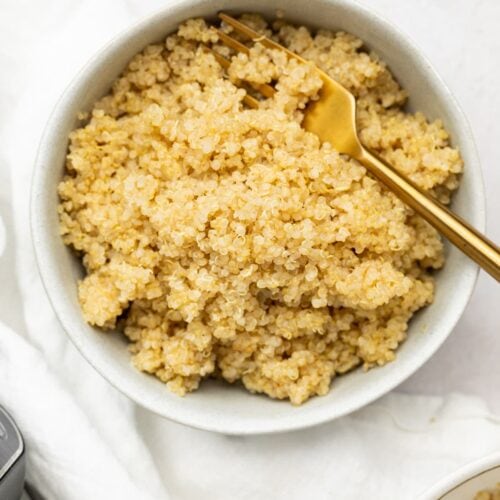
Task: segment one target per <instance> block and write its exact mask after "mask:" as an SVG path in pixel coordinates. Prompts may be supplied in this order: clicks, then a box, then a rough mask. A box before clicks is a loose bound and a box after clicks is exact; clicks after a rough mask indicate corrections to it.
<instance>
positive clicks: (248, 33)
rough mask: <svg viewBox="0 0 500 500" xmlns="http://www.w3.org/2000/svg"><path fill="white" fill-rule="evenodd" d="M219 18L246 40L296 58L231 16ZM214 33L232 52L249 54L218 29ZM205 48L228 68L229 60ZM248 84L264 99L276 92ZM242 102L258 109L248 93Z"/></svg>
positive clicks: (255, 101)
mask: <svg viewBox="0 0 500 500" xmlns="http://www.w3.org/2000/svg"><path fill="white" fill-rule="evenodd" d="M219 18H220V19H221V20H222V21H223V22H224V23H225V24H227V25H229V26H231V27H232V28H233V29H234V30H235V31H236V32H237V33H239V34H241V35H243V36H245V37H246V38H249V39H250V40H251V41H252V42H254V43H257V42H259V43H262V45H264V46H265V47H268V48H271V49H278V50H282V51H285V52H286V53H288V54H289V55H292V56H293V57H298V56H297V55H296V54H294V53H293V52H290V51H289V50H288V49H286V48H285V47H283V46H282V45H280V44H278V43H276V42H274V41H273V40H270V39H269V38H267V37H266V36H264V35H261V34H260V33H257V31H254V30H253V29H252V28H250V27H249V26H247V25H246V24H243V23H242V22H240V21H238V20H236V19H234V18H233V17H231V16H228V15H227V14H223V13H220V14H219ZM216 31H217V35H218V37H219V42H221V43H222V44H223V45H225V46H226V47H229V48H231V49H233V50H234V51H236V52H240V53H242V54H247V55H248V54H249V53H250V49H249V48H248V47H247V46H246V45H244V44H243V43H241V42H240V41H238V40H236V39H235V38H233V37H231V36H230V35H228V34H227V33H224V32H223V31H222V30H220V29H217V28H216ZM206 48H207V50H209V51H210V52H211V53H212V54H213V56H214V57H215V59H216V60H217V62H218V63H219V64H220V65H221V66H222V67H223V68H224V69H227V68H229V66H230V64H231V62H230V60H229V59H227V58H225V57H224V56H223V55H222V54H220V53H219V52H217V51H216V50H214V49H213V48H211V47H208V46H207V47H206ZM233 83H234V82H233ZM248 83H249V85H251V86H252V88H254V89H255V90H257V91H258V92H260V93H261V94H262V95H263V96H264V97H272V96H273V95H274V93H275V92H276V90H275V89H274V87H272V86H271V85H268V84H266V83H262V84H256V83H252V82H248ZM243 101H244V102H245V104H246V105H247V106H250V107H252V108H257V107H259V100H258V99H256V98H255V97H253V96H251V95H249V94H248V93H247V95H246V96H245V97H244V99H243Z"/></svg>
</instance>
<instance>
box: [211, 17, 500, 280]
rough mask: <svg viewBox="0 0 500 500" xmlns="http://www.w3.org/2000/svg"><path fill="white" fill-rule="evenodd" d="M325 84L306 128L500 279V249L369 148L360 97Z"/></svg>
mask: <svg viewBox="0 0 500 500" xmlns="http://www.w3.org/2000/svg"><path fill="white" fill-rule="evenodd" d="M219 17H220V19H221V20H222V21H223V22H224V23H226V24H228V25H229V26H232V28H233V29H234V30H235V31H236V32H237V33H239V34H241V35H244V36H245V37H246V38H249V39H250V40H252V41H253V42H254V43H255V42H259V43H261V44H262V45H264V46H265V47H268V48H270V49H278V50H281V51H284V52H286V53H287V54H288V56H289V57H293V58H295V59H297V60H298V61H301V62H304V63H308V61H306V60H305V59H303V58H302V57H300V56H299V55H297V54H295V53H294V52H292V51H290V50H288V49H287V48H286V47H283V46H282V45H280V44H279V43H276V42H275V41H273V40H271V39H269V38H267V37H265V36H263V35H261V34H260V33H258V32H256V31H254V30H253V29H251V28H250V27H249V26H247V25H246V24H244V23H242V22H240V21H238V20H236V19H234V18H232V17H231V16H228V15H227V14H223V13H220V14H219ZM217 33H218V36H219V41H220V42H222V43H223V44H224V45H226V46H228V47H230V48H232V49H234V50H236V51H237V52H243V53H245V54H248V53H249V49H248V47H247V46H246V45H244V44H242V43H241V42H239V41H238V40H235V39H234V38H232V37H231V36H229V35H227V34H226V33H224V32H223V31H221V30H217ZM208 50H210V51H211V52H212V54H213V55H214V57H215V58H216V59H217V61H218V62H219V63H220V64H221V65H222V66H223V67H224V68H226V69H227V68H228V67H229V65H230V64H231V63H230V61H229V60H228V59H226V58H225V57H224V56H222V55H221V54H219V53H218V52H216V51H214V50H212V49H210V48H208ZM316 69H317V71H318V74H319V76H320V78H321V79H322V81H323V86H322V88H321V91H320V96H319V99H318V100H317V101H313V102H312V103H311V104H309V105H308V107H307V109H306V112H305V116H304V120H303V122H302V126H303V128H304V129H305V130H307V131H309V132H313V133H315V134H316V135H317V136H318V137H319V138H320V139H321V140H322V141H328V142H330V143H331V144H332V146H333V147H334V148H335V149H336V150H337V151H338V152H339V153H343V154H346V155H349V156H350V157H352V158H354V159H356V160H357V161H358V162H359V163H361V164H362V165H363V166H364V167H366V169H367V170H368V171H369V172H370V173H371V174H372V175H373V176H374V177H376V178H377V179H378V180H379V181H381V182H382V183H383V184H384V185H385V186H386V187H387V188H388V189H390V190H391V191H392V192H393V193H394V194H396V195H397V196H398V197H399V198H400V199H401V200H402V201H403V202H404V203H406V204H407V205H408V206H409V207H411V208H412V209H413V210H414V211H415V212H416V213H418V214H419V215H420V216H421V217H423V218H424V219H425V220H426V221H427V222H428V223H429V224H431V225H432V226H434V227H435V228H436V229H437V230H438V231H439V232H440V233H441V234H442V235H443V236H445V237H446V238H447V239H448V240H449V241H450V242H451V243H453V244H454V245H455V246H457V247H458V248H459V249H460V250H461V251H462V252H463V253H465V254H466V255H467V256H468V257H470V258H471V259H472V260H474V261H475V262H477V263H478V264H479V265H480V266H481V267H482V268H483V269H484V270H485V271H486V272H488V273H489V274H491V275H492V276H493V277H494V278H495V279H496V280H497V281H500V249H499V248H498V247H497V246H496V245H495V244H494V243H493V242H492V241H489V240H488V239H487V238H486V237H485V236H483V235H482V234H481V233H479V232H478V231H477V230H476V229H474V228H473V227H472V226H470V225H469V224H468V223H467V222H466V221H464V220H463V219H461V218H460V217H459V216H458V215H456V214H454V213H453V212H451V211H450V210H448V209H447V208H446V207H445V206H443V205H442V204H441V203H439V202H438V201H437V200H435V199H434V198H433V197H431V196H430V195H429V194H427V193H425V192H424V191H423V190H421V189H420V188H419V187H417V186H416V185H415V184H413V182H411V181H410V180H409V179H407V178H405V177H404V176H403V175H402V174H400V173H398V172H396V170H394V169H393V168H392V167H391V166H390V165H388V164H387V163H386V162H385V161H383V160H382V159H380V158H378V157H377V156H375V155H374V154H373V153H371V152H370V151H368V150H367V149H366V148H365V147H364V146H363V145H362V144H361V141H360V140H359V137H358V133H357V130H356V101H355V98H354V96H353V95H352V94H351V93H350V92H349V91H348V90H347V89H345V88H344V87H343V86H342V85H340V84H339V83H338V82H336V81H335V80H333V79H332V78H330V77H329V76H328V75H327V74H326V73H325V72H324V71H322V70H320V69H319V68H316ZM251 85H252V84H251ZM252 87H254V88H255V89H256V90H257V91H259V92H260V93H261V94H262V95H263V96H265V97H272V96H273V94H274V93H275V89H274V88H273V87H272V86H271V85H267V84H261V85H252ZM244 102H245V103H246V104H247V105H248V106H250V107H252V108H257V107H258V106H259V102H260V101H259V100H258V99H256V98H255V97H253V96H251V95H248V93H247V95H246V96H245V98H244Z"/></svg>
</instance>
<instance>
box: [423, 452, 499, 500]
mask: <svg viewBox="0 0 500 500" xmlns="http://www.w3.org/2000/svg"><path fill="white" fill-rule="evenodd" d="M498 483H500V453H495V454H493V455H489V456H487V457H484V458H481V459H479V460H476V461H474V462H471V463H470V464H467V465H465V466H464V467H461V468H460V469H459V470H457V471H455V472H453V473H452V474H450V475H449V476H446V477H445V478H444V479H443V480H442V481H439V483H437V484H436V485H434V486H433V487H432V488H430V489H429V490H428V491H426V492H425V493H424V494H423V495H422V496H420V497H419V498H418V500H473V499H474V497H475V495H476V493H478V492H479V491H482V490H491V489H493V488H495V486H496V485H497V484H498Z"/></svg>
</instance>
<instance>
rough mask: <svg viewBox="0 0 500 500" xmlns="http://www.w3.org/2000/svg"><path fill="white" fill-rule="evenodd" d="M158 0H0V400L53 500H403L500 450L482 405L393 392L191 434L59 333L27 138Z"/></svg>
mask: <svg viewBox="0 0 500 500" xmlns="http://www.w3.org/2000/svg"><path fill="white" fill-rule="evenodd" d="M165 3H166V2H165V1H160V0H155V1H151V2H148V4H147V6H145V5H144V3H141V2H139V1H138V0H129V1H126V0H108V1H107V2H102V1H99V2H98V1H97V0H87V1H86V2H74V1H71V0H47V1H44V2H36V1H34V0H30V1H24V2H18V1H17V0H16V1H15V0H4V1H3V2H2V5H1V6H0V42H1V43H0V63H1V66H0V67H1V68H2V73H1V75H0V120H1V121H0V214H1V218H2V219H3V222H0V252H3V253H2V255H1V256H0V280H1V283H2V287H1V288H0V404H2V405H3V406H5V407H6V408H7V409H8V410H9V411H10V412H11V414H12V415H13V416H14V418H15V420H16V421H17V423H18V425H19V426H20V428H21V430H22V432H23V434H24V437H25V440H26V444H27V459H28V462H27V477H28V481H29V482H30V484H31V485H32V486H33V487H34V488H36V490H38V491H39V492H40V493H41V494H42V495H43V496H44V497H45V498H47V499H50V500H77V499H78V500H79V499H82V500H83V499H85V500H87V499H89V498H91V499H96V500H100V499H109V498H112V499H114V498H120V499H121V500H128V499H129V498H130V499H141V500H142V499H144V500H149V499H159V500H162V499H167V498H170V499H182V500H184V499H186V500H191V499H193V500H198V499H205V498H217V499H218V500H225V499H228V500H229V499H234V498H237V499H267V498H276V499H281V498H283V499H285V498H286V499H300V498H314V499H319V500H321V499H326V498H336V499H346V500H349V499H357V498H361V497H363V498H375V499H386V498H400V499H412V498H415V497H416V495H417V494H418V493H419V492H421V491H422V490H423V489H425V488H427V487H429V486H431V485H432V484H433V483H434V482H435V481H437V480H439V479H441V478H442V476H443V475H444V474H447V473H449V472H451V471H453V470H455V469H456V468H457V467H458V466H460V465H462V464H464V463H466V462H468V461H470V460H472V459H475V458H478V457H482V456H484V455H486V454H488V453H491V452H494V451H498V450H500V422H499V419H498V418H497V417H495V416H494V415H493V414H492V413H491V412H490V410H489V409H488V405H487V404H486V403H485V402H484V401H482V400H481V399H479V398H477V397H472V396H466V395H460V394H451V395H447V396H443V397H437V396H415V395H413V396H412V395H407V394H402V393H392V394H390V395H388V396H386V397H384V398H382V399H381V400H379V401H377V402H375V403H374V404H372V405H370V406H369V407H367V408H365V409H363V410H361V411H359V412H357V413H355V414H353V415H351V416H348V417H345V418H343V419H340V420H338V421H336V422H332V423H329V424H325V425H322V426H319V427H316V428H314V429H310V430H306V431H300V432H294V433H287V434H281V435H276V436H258V437H245V438H239V437H225V436H220V435H216V434H211V433H207V432H202V431H197V430H193V429H189V428H187V427H183V426H181V425H178V424H174V423H171V422H168V421H166V420H163V419H161V418H159V417H157V416H155V415H153V414H151V413H149V412H147V411H145V410H142V409H140V408H138V407H137V406H136V405H134V404H133V403H132V402H131V401H129V400H128V399H127V398H126V397H124V396H122V395H121V394H119V393H118V392H117V391H116V390H115V389H113V388H112V387H111V386H110V385H109V384H108V383H107V382H106V381H105V380H104V379H102V378H101V377H100V375H98V374H97V373H96V372H95V371H94V370H93V369H92V368H91V367H90V365H89V364H88V363H87V362H86V361H85V360H84V359H83V358H82V357H81V356H80V354H79V353H78V352H77V351H76V349H75V348H74V347H73V345H72V344H71V343H70V342H69V340H68V339H67V337H66V335H65V334H64V332H63V331H62V329H61V327H60V326H59V324H58V322H57V320H56V318H55V316H54V313H53V311H52V309H51V307H50V304H49V302H48V300H47V298H46V295H45V292H44V290H43V287H42V285H41V282H40V279H39V277H38V273H37V270H36V264H35V260H34V254H33V250H32V246H31V240H30V234H29V224H28V219H29V217H28V215H29V214H28V212H29V210H28V207H29V182H30V177H31V169H32V165H33V161H34V156H35V153H36V147H37V144H38V141H39V138H40V134H41V132H42V130H43V126H44V124H45V122H46V120H47V117H48V115H49V113H50V111H51V109H52V108H53V106H54V104H55V102H56V100H57V98H58V97H59V95H60V94H61V92H62V90H63V89H64V87H65V86H66V85H67V83H68V81H69V80H70V79H71V78H72V77H73V76H74V74H75V73H76V72H77V70H78V69H79V68H80V67H81V66H82V64H83V63H84V62H85V61H86V60H87V59H88V57H89V56H90V55H91V54H92V53H93V52H95V51H96V50H97V49H98V48H99V47H100V46H102V45H103V44H104V43H105V42H106V41H108V40H109V39H110V38H111V37H112V36H113V35H114V34H116V33H117V32H119V31H120V30H121V29H123V28H126V27H127V26H128V25H129V24H130V23H132V22H133V21H135V20H136V19H137V17H138V16H139V15H141V16H142V15H144V14H147V13H148V12H150V11H151V10H154V8H158V7H161V6H164V5H165ZM97 14H98V15H97ZM5 228H6V230H5ZM131 369H133V368H131ZM440 373H443V375H444V374H445V373H446V371H445V370H444V367H443V371H442V372H440Z"/></svg>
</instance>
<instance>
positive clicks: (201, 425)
mask: <svg viewBox="0 0 500 500" xmlns="http://www.w3.org/2000/svg"><path fill="white" fill-rule="evenodd" d="M319 1H320V2H323V3H329V4H335V5H340V6H342V7H344V8H347V9H349V10H351V11H353V12H354V14H355V15H358V16H361V17H368V18H371V19H372V21H373V22H374V23H375V24H378V25H379V26H381V27H382V28H383V30H384V32H388V33H390V34H391V36H392V37H394V38H395V39H397V40H399V41H401V42H403V41H404V43H405V44H406V45H407V46H408V47H410V48H411V49H412V52H413V57H414V60H416V61H418V63H419V64H420V65H421V66H422V67H423V68H425V72H426V75H427V77H428V78H430V79H432V80H433V81H434V84H435V91H436V92H435V93H436V96H437V99H438V100H440V101H444V102H447V105H448V107H449V108H450V109H452V110H453V115H454V118H455V119H456V120H457V121H458V122H459V123H458V128H459V129H460V130H461V132H462V134H463V136H464V137H465V139H463V140H462V143H461V144H460V145H461V146H462V149H463V146H464V144H466V145H467V149H468V152H469V154H470V155H471V157H472V158H473V159H474V160H475V161H474V163H475V164H476V165H477V169H476V170H475V171H474V177H475V179H474V180H473V181H472V183H471V184H472V187H473V191H474V195H475V196H476V197H477V200H476V203H477V207H476V214H475V216H476V221H475V225H476V227H477V228H478V229H479V230H482V231H483V230H484V227H485V195H484V181H483V177H482V172H481V168H480V163H479V157H478V153H477V148H476V145H475V142H474V138H473V135H472V130H471V127H470V125H469V123H468V121H467V118H466V117H465V115H464V113H463V111H462V109H461V108H460V106H459V104H458V102H457V100H456V98H455V97H454V96H453V94H452V93H451V91H450V90H449V88H448V86H447V85H446V84H445V82H444V81H443V79H442V78H441V76H440V75H439V74H438V73H437V71H436V70H435V69H434V67H433V66H432V65H431V63H430V62H429V60H428V59H427V57H426V56H425V55H424V53H423V52H422V50H421V49H420V48H419V47H418V45H417V44H416V43H415V42H414V41H413V40H412V39H411V38H410V37H408V36H407V35H406V34H405V33H404V32H403V31H402V30H400V29H399V28H398V27H397V26H396V25H395V24H393V23H392V22H390V21H388V20H386V19H385V18H383V17H382V16H381V15H380V14H378V13H377V12H375V11H373V10H372V9H371V8H368V7H366V6H364V5H362V4H360V3H358V2H357V1H354V0H319ZM200 3H203V0H177V1H175V2H173V3H170V4H169V5H168V6H164V7H162V8H159V9H157V10H155V11H153V12H152V13H150V14H149V15H146V16H144V17H143V18H142V19H140V20H139V21H137V22H135V23H133V24H132V25H130V26H129V27H128V28H125V29H124V30H122V31H121V32H120V33H118V34H117V35H116V36H114V37H113V38H112V39H111V40H110V41H109V42H108V43H106V44H105V45H104V46H103V47H102V48H101V49H100V50H98V51H97V52H96V53H94V55H93V56H92V57H91V58H90V59H89V60H88V61H87V62H86V63H85V64H84V65H83V67H82V68H81V69H80V70H79V71H78V72H77V73H76V75H75V76H74V77H73V79H72V80H71V81H70V83H69V84H68V86H67V87H66V89H65V90H64V92H63V93H62V95H61V97H60V98H59V100H58V101H57V102H56V104H55V107H54V109H53V111H52V112H51V114H50V116H49V118H48V121H47V123H46V125H45V128H44V131H43V134H42V137H41V140H40V143H39V147H38V151H37V155H36V159H35V163H34V168H33V174H32V180H31V192H30V211H29V214H30V215H29V217H30V230H31V238H32V243H33V247H34V253H35V258H36V262H37V267H38V271H39V274H40V277H41V280H42V284H43V287H44V289H45V292H46V294H47V297H48V298H49V301H50V303H51V306H52V308H53V310H54V312H55V314H56V317H57V318H58V321H59V323H60V324H61V326H62V327H63V330H64V331H65V333H66V334H67V336H68V337H69V338H70V340H71V341H72V343H73V344H74V345H75V346H76V348H77V349H78V351H79V352H80V353H81V354H82V356H83V357H84V358H85V359H86V360H87V361H88V363H89V364H90V365H91V366H93V368H94V369H95V370H96V371H97V372H98V373H100V374H101V376H103V377H104V378H105V379H106V380H107V381H108V382H109V383H110V384H111V385H112V386H113V387H115V388H116V389H118V390H119V391H120V392H121V393H123V394H125V395H126V396H128V397H129V398H130V399H131V400H132V401H134V402H135V403H137V404H139V405H140V406H142V407H144V408H146V409H148V410H149V411H151V412H153V413H155V414H157V415H159V416H161V417H164V418H168V419H170V420H172V421H174V422H177V423H181V424H184V425H188V426H190V427H194V428H197V429H201V430H208V431H212V432H218V433H222V434H228V435H253V434H268V433H280V432H288V431H293V430H298V429H303V428H308V427H312V426H315V425H319V424H322V423H325V422H328V421H331V420H334V419H337V418H340V417H342V416H345V415H348V414H350V413H352V412H354V411H356V410H358V409H360V408H362V407H364V406H366V405H368V404H370V403H371V402H373V401H375V400H376V399H378V398H380V397H381V396H383V395H385V394H386V393H388V392H390V391H391V390H393V389H394V388H395V387H397V386H398V385H399V384H401V383H402V382H404V381H405V380H406V379H408V378H409V377H410V376H411V375H413V373H415V372H416V371H417V370H418V369H419V368H420V367H422V366H423V365H424V364H425V363H426V362H427V361H428V360H429V359H430V358H431V357H432V355H433V354H434V353H435V352H436V351H437V350H438V349H439V348H440V346H441V345H442V344H443V342H444V341H445V340H446V339H447V338H448V336H449V335H450V333H451V332H452V331H453V329H454V327H455V325H456V323H457V322H458V320H459V319H460V317H461V315H462V313H463V311H464V309H465V307H466V305H467V303H468V302H469V300H470V297H471V295H472V293H473V290H474V286H475V283H476V281H477V276H478V272H479V268H478V266H477V265H475V264H473V266H474V267H473V272H470V273H468V274H467V281H464V282H462V283H461V288H463V289H464V292H462V294H461V295H460V298H461V304H460V307H459V308H458V312H457V314H456V315H455V317H454V318H453V321H450V322H449V326H448V329H447V330H448V331H447V332H446V333H443V334H442V335H441V337H440V338H439V339H438V341H434V343H433V345H432V346H431V347H430V348H428V349H427V350H426V352H425V355H422V356H421V358H419V359H420V361H419V362H414V363H413V365H411V366H409V367H407V369H406V370H405V371H400V372H399V373H398V375H397V376H393V377H392V378H391V379H390V380H386V381H385V383H384V384H379V385H378V388H377V390H372V391H371V393H370V395H369V396H366V397H364V398H363V399H362V400H359V399H358V400H356V401H355V402H353V403H351V404H350V405H348V406H345V407H344V408H343V409H342V410H340V411H339V410H336V409H335V408H334V407H332V406H324V407H319V408H317V411H315V412H314V413H313V412H310V413H308V414H303V415H301V416H300V418H299V417H298V416H297V418H293V417H292V418H280V419H278V418H275V419H272V418H270V419H267V420H266V421H265V423H263V422H262V421H259V422H257V423H255V424H254V425H253V426H250V425H249V424H248V421H245V422H244V423H243V422H240V423H235V422H228V421H227V419H221V420H220V421H219V420H218V419H215V418H212V419H211V420H210V419H209V420H207V419H206V418H204V416H200V415H197V414H196V412H192V411H191V410H190V409H189V408H186V409H185V410H183V411H177V410H172V409H170V408H168V405H162V404H161V403H158V402H157V401H156V400H154V399H153V398H145V397H144V396H143V395H142V394H141V393H140V391H137V390H135V389H133V388H132V387H131V385H132V384H128V383H127V380H125V379H117V378H116V377H114V376H113V369H111V368H110V367H109V366H108V365H107V364H106V363H105V362H100V361H99V362H98V361H97V360H96V359H94V358H93V356H92V353H91V352H90V351H92V348H91V347H90V346H89V344H90V343H89V344H87V343H86V342H85V341H84V340H82V339H81V338H80V336H79V335H78V334H76V332H74V331H73V329H72V327H71V326H72V325H71V320H70V318H69V316H68V315H67V314H66V311H65V310H64V307H63V305H62V304H61V292H60V291H59V290H58V285H57V283H56V282H54V279H53V276H52V275H51V272H50V269H49V268H50V267H51V265H50V263H51V262H52V261H51V255H50V253H51V252H50V249H49V246H48V243H47V242H46V241H45V240H46V231H47V229H46V228H47V225H48V223H47V220H46V217H45V216H44V215H43V213H44V211H43V209H42V206H43V189H42V185H43V179H44V171H45V170H44V168H42V167H43V165H45V164H46V162H45V161H44V158H45V156H47V155H49V154H50V153H49V151H50V149H51V143H52V139H53V137H54V129H55V125H56V123H57V121H58V119H59V116H64V115H65V114H66V111H65V108H66V105H67V103H70V102H71V99H72V95H73V94H74V93H75V92H76V90H77V89H78V88H79V82H80V80H81V79H82V77H84V76H85V75H87V74H91V73H92V72H93V71H95V67H96V66H98V65H99V62H100V61H102V60H103V59H106V58H107V57H109V56H110V55H111V54H113V51H114V50H115V49H117V48H118V47H119V46H121V45H122V44H123V43H124V42H126V41H127V39H129V38H132V37H133V36H134V35H137V34H139V33H140V32H142V31H143V30H145V29H147V27H148V25H149V24H150V23H151V22H153V21H154V20H155V19H156V18H157V17H161V16H165V14H166V12H168V14H169V16H170V17H173V16H175V15H176V13H177V12H180V11H182V10H184V9H186V8H187V7H188V6H191V7H192V6H194V5H198V4H200ZM235 8H238V6H235ZM215 11H216V9H215V8H214V12H215ZM53 259H54V258H53V257H52V260H53ZM464 279H465V278H464ZM82 321H83V319H82ZM290 408H291V407H290Z"/></svg>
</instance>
